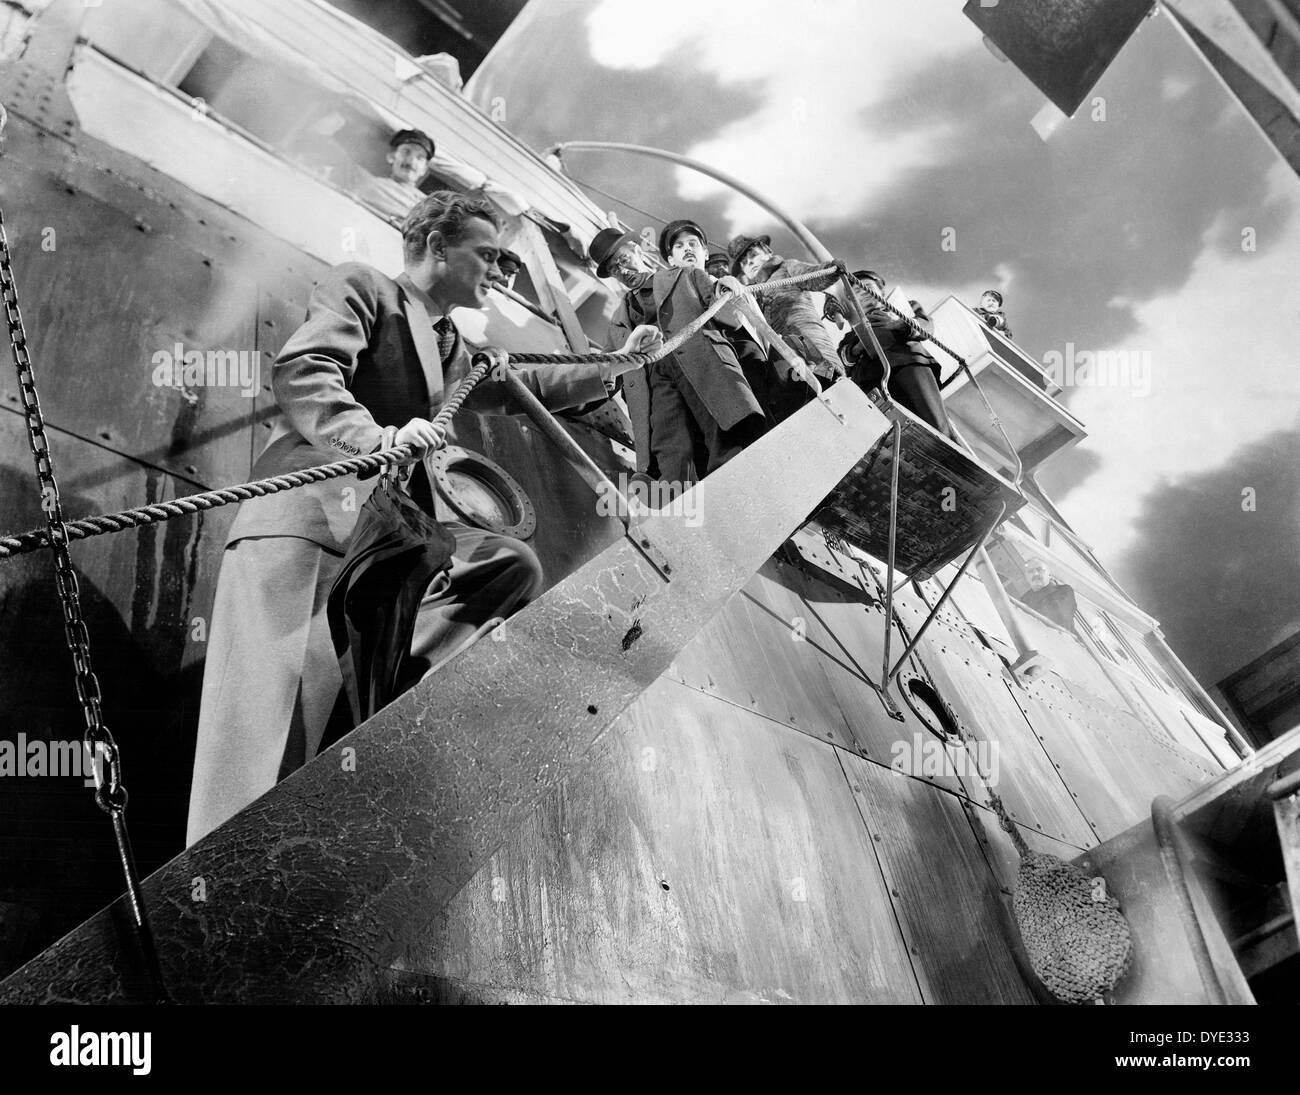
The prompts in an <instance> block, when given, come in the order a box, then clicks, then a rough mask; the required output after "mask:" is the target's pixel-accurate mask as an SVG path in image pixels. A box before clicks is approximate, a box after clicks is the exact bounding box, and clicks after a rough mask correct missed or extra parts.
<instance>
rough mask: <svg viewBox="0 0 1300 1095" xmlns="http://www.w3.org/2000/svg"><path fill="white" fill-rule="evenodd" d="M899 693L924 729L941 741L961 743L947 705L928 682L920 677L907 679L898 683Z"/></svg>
mask: <svg viewBox="0 0 1300 1095" xmlns="http://www.w3.org/2000/svg"><path fill="white" fill-rule="evenodd" d="M899 691H900V692H901V693H902V696H903V702H904V703H906V704H907V706H908V707H909V708H911V710H912V713H913V714H914V715H915V716H916V717H917V718H918V719H920V720H921V721H922V722H923V723H925V726H926V729H928V730H929V731H930V732H931V733H932V734H934V735H935V737H937V738H941V739H942V740H943V741H950V742H954V743H956V744H960V743H961V740H962V737H961V732H960V730H958V728H957V720H956V719H955V718H953V715H952V712H951V711H949V710H948V705H947V704H946V703H944V702H943V700H942V699H941V698H940V697H939V693H938V692H936V691H935V690H934V688H933V686H931V684H930V683H929V682H928V681H924V680H922V679H921V678H920V677H909V678H907V680H906V681H900V682H899Z"/></svg>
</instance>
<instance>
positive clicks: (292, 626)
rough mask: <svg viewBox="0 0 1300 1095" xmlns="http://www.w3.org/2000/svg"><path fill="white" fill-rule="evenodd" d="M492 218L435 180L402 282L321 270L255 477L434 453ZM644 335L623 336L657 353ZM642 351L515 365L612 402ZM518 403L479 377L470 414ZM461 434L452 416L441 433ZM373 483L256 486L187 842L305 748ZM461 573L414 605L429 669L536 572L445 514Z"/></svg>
mask: <svg viewBox="0 0 1300 1095" xmlns="http://www.w3.org/2000/svg"><path fill="white" fill-rule="evenodd" d="M497 229H498V223H497V219H496V214H495V212H494V211H493V209H492V206H491V205H490V203H488V202H487V201H485V200H483V199H481V198H471V197H466V196H462V195H459V194H454V193H451V192H447V191H440V192H437V193H434V194H432V195H430V196H429V197H427V198H425V199H423V200H422V201H421V202H420V203H419V204H418V205H417V206H416V207H415V208H414V209H413V210H412V211H411V212H410V213H409V214H408V216H407V217H406V219H405V221H404V222H403V224H402V237H403V248H404V267H405V269H404V272H403V273H402V275H400V276H399V277H398V278H397V279H396V280H393V279H392V278H389V277H387V276H386V275H384V274H382V273H381V272H380V271H378V270H376V269H374V268H372V267H369V266H365V265H363V264H361V263H345V264H343V265H342V266H338V267H336V268H335V269H333V270H332V271H330V272H329V274H328V275H327V276H326V277H324V278H323V279H322V281H321V282H320V284H319V285H318V286H317V287H316V289H315V291H314V292H313V293H312V296H311V301H310V303H309V304H308V306H307V318H306V320H305V321H304V322H303V324H302V326H301V327H299V328H298V330H297V331H296V332H295V333H294V334H293V335H291V336H290V337H289V340H288V341H287V342H286V343H285V345H284V348H283V349H282V350H281V351H280V354H279V356H278V357H277V359H276V361H275V364H274V366H273V373H272V388H273V390H274V392H275V398H276V402H277V403H278V405H279V408H280V412H281V414H280V418H279V420H278V422H277V423H276V425H275V428H274V430H273V432H272V434H271V437H270V439H269V441H268V442H267V445H266V448H265V449H264V450H263V452H262V454H261V455H260V456H259V457H258V459H257V461H256V463H255V464H254V466H253V471H252V477H253V478H254V479H261V478H266V477H269V476H274V475H281V474H284V473H286V472H290V471H297V470H300V469H303V468H310V467H314V466H317V465H320V464H327V463H331V462H333V461H336V460H340V459H344V458H346V457H349V456H357V455H360V454H362V453H370V452H374V451H377V450H378V449H379V448H380V447H381V445H382V441H383V436H384V428H385V427H386V426H394V427H400V429H399V430H398V433H397V436H396V443H397V444H407V443H409V444H413V445H415V446H416V447H417V449H421V448H423V449H427V447H428V446H430V445H432V444H434V443H435V442H436V439H437V432H436V431H435V429H434V427H433V425H432V424H431V422H430V419H431V418H432V417H433V416H434V415H435V414H436V413H437V411H438V409H439V408H440V407H441V406H442V404H443V402H444V400H445V399H446V398H447V397H449V396H450V395H451V394H452V393H453V392H454V391H455V388H456V386H457V384H458V383H459V381H460V380H461V379H462V378H463V377H464V376H465V374H466V373H467V372H468V371H469V368H470V357H471V355H470V352H469V350H468V348H467V347H466V345H465V342H464V339H463V338H462V337H461V336H460V333H459V332H458V331H457V330H456V327H455V324H454V323H452V321H451V319H450V317H449V313H450V312H451V310H452V309H453V308H457V307H465V308H481V307H483V305H484V302H485V299H486V294H487V291H488V289H489V288H490V286H491V284H492V282H493V281H494V280H496V279H498V278H499V277H500V273H499V271H498V269H497V265H496V264H497V258H498V252H499V247H498V239H497ZM658 339H659V335H658V332H656V331H654V330H652V329H649V328H644V329H641V330H639V331H636V332H633V334H632V336H631V337H629V339H628V341H627V344H625V346H624V347H623V348H624V349H625V350H639V349H652V348H653V347H654V345H655V344H656V343H657V341H658ZM635 368H636V366H634V365H631V364H626V363H623V364H617V365H611V364H609V363H605V362H600V363H598V362H583V363H580V364H574V365H539V366H532V367H525V368H521V369H519V370H518V372H519V376H520V378H521V379H522V380H523V381H524V382H525V383H526V384H527V385H528V386H529V387H530V388H531V389H532V390H533V392H534V393H535V394H536V395H537V396H538V398H540V399H541V400H542V401H543V402H544V403H545V404H547V405H548V406H549V407H552V408H554V409H562V408H566V407H571V406H575V405H578V404H582V403H589V402H592V401H594V400H598V399H604V398H606V396H607V394H608V392H609V391H611V390H612V389H613V387H614V385H615V382H616V378H617V376H618V375H619V374H620V373H621V372H624V371H628V370H632V369H635ZM473 410H480V411H489V412H497V413H508V412H514V411H517V410H518V408H517V406H515V405H514V404H513V403H512V402H510V401H509V397H508V391H507V389H506V388H505V385H504V384H503V383H501V382H497V381H491V380H489V381H487V382H484V383H481V384H479V385H478V386H477V387H476V388H475V389H474V392H473V394H472V396H471V397H470V399H469V400H468V401H467V402H466V403H465V405H464V408H463V409H462V411H461V412H460V413H466V412H468V411H473ZM446 437H447V440H448V442H449V443H455V421H454V420H453V422H452V426H451V428H450V429H449V430H448V431H447V434H446ZM376 482H377V480H376V479H373V478H371V479H368V480H365V481H360V480H358V479H357V477H356V476H355V475H353V476H347V477H344V478H340V479H330V480H326V481H324V482H319V483H311V484H309V485H307V486H303V487H298V488H295V489H293V490H289V491H285V492H282V493H278V494H273V495H267V496H265V497H261V498H254V499H250V500H249V501H246V502H244V503H243V504H242V505H241V506H240V507H239V512H238V514H237V516H236V518H235V521H234V524H233V525H232V527H231V529H230V533H229V535H228V537H227V541H226V548H225V552H224V555H223V557H222V565H221V572H220V575H219V577H218V580H217V590H216V597H215V601H214V605H213V610H212V623H211V627H210V629H209V643H208V652H207V658H206V663H205V666H204V677H203V693H202V701H201V706H200V712H199V730H198V742H197V745H196V749H195V758H194V778H193V782H192V785H191V790H190V811H189V824H188V830H187V837H186V843H187V844H192V843H194V842H195V841H196V840H198V839H199V838H201V837H202V836H204V835H205V834H207V833H208V832H210V831H211V830H212V829H214V828H216V827H217V826H218V825H220V824H221V823H222V822H223V821H225V820H226V819H227V818H229V817H230V816H231V815H233V814H234V813H236V812H237V811H239V810H241V809H243V808H244V807H245V806H247V805H248V804H249V803H251V802H252V801H253V800H254V799H256V798H257V797H258V796H259V795H261V794H263V793H264V792H266V791H267V790H269V789H270V788H271V787H272V786H274V784H275V783H276V782H277V781H278V780H279V779H282V778H283V777H284V776H286V775H288V774H289V773H290V772H292V771H293V770H294V769H296V768H297V767H299V766H300V765H302V764H304V763H305V762H306V761H308V760H310V759H311V758H312V757H313V756H314V755H315V753H316V750H317V748H318V746H319V744H320V742H321V738H322V735H323V733H324V731H325V726H326V723H327V721H328V720H329V716H330V714H331V711H332V710H333V707H334V704H335V701H336V699H337V697H338V694H339V689H340V687H341V685H342V677H341V674H340V671H339V665H338V659H337V656H336V654H335V651H334V646H333V642H332V640H331V637H330V631H329V623H328V619H327V616H326V602H327V598H328V596H329V592H330V588H331V586H332V584H333V581H334V578H335V577H336V575H337V574H338V571H339V569H340V565H341V563H342V560H343V556H344V553H345V552H346V550H347V547H348V541H349V538H350V536H351V533H352V530H353V527H354V526H355V524H356V521H357V514H358V511H359V509H360V507H361V504H362V503H363V502H364V500H365V499H366V498H367V497H368V496H369V492H370V491H371V490H373V489H374V486H375V485H376ZM447 527H448V529H449V531H451V533H452V534H453V536H454V538H455V541H456V549H455V552H454V555H453V557H452V560H451V570H450V572H449V573H448V575H447V576H446V578H445V579H438V580H435V581H434V582H433V583H432V584H431V585H430V586H429V591H428V592H427V593H426V595H425V597H424V599H423V601H422V602H421V605H420V609H419V613H418V616H417V619H416V624H415V633H414V637H413V640H412V644H411V654H410V659H409V660H408V663H407V664H406V665H405V666H404V676H406V677H407V678H408V679H411V678H410V674H411V672H412V670H413V671H414V673H415V676H414V678H413V679H414V680H418V679H419V674H420V673H422V672H423V673H431V672H434V671H435V670H437V669H438V668H439V667H440V666H441V665H442V664H444V663H445V662H446V661H448V660H449V659H451V658H452V657H454V656H455V655H456V654H458V653H460V652H461V651H462V650H464V649H465V648H466V647H468V646H469V645H471V644H472V643H473V642H475V641H476V640H477V639H478V638H480V637H481V636H482V635H484V634H486V632H487V631H489V630H491V628H492V627H493V626H495V624H496V623H497V622H499V621H500V620H501V619H503V618H504V617H507V616H509V615H510V614H511V613H513V612H515V611H517V610H518V609H519V608H521V607H523V605H524V604H526V603H527V602H528V601H529V599H531V597H532V596H533V595H534V594H535V593H536V591H537V590H538V588H539V587H540V584H541V581H542V572H541V566H540V564H539V563H538V560H537V557H536V556H535V555H534V554H533V552H532V550H531V549H530V548H529V547H528V546H527V545H525V544H523V543H521V542H520V541H518V540H514V539H511V538H509V537H505V536H499V535H496V534H494V533H490V532H486V531H484V530H482V529H477V528H471V527H469V526H467V525H460V524H454V523H453V524H449V525H448V526H447Z"/></svg>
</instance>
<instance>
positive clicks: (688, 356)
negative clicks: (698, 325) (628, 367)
mask: <svg viewBox="0 0 1300 1095" xmlns="http://www.w3.org/2000/svg"><path fill="white" fill-rule="evenodd" d="M715 284H716V283H715V282H714V280H713V278H711V277H709V275H708V274H706V273H705V272H704V271H703V270H700V269H698V268H696V267H689V268H682V267H676V266H670V267H668V268H667V269H664V270H656V271H655V272H654V274H653V275H647V278H646V281H645V283H644V284H643V285H642V286H640V287H638V288H635V289H630V290H628V292H627V293H626V294H625V295H624V297H623V299H622V301H620V302H619V305H618V308H617V309H616V310H615V312H614V318H613V319H612V320H611V321H610V340H611V345H614V346H619V345H622V343H623V341H624V340H625V339H626V338H627V336H628V334H629V333H630V332H631V331H632V329H633V328H634V327H636V326H637V325H638V324H641V323H654V324H656V325H658V327H659V329H660V330H661V331H662V332H663V335H664V338H672V336H673V335H675V334H676V333H677V332H678V331H680V330H681V329H682V328H683V327H685V326H686V325H687V324H688V323H690V322H691V321H692V320H694V319H698V318H699V316H700V313H701V312H703V311H704V310H705V308H707V307H708V306H709V305H710V304H712V303H713V294H714V286H715ZM673 356H674V357H675V358H676V360H677V364H678V365H679V366H680V367H681V370H682V373H683V375H684V376H685V377H686V379H687V380H688V381H689V382H690V385H691V387H692V388H694V389H695V391H696V393H697V394H698V395H699V397H700V399H701V400H702V401H703V403H704V405H705V407H707V408H708V411H709V414H711V415H712V416H713V418H714V420H715V421H716V422H717V423H718V425H719V426H721V427H722V428H723V429H724V430H728V429H731V427H732V426H735V425H736V424H737V423H738V422H740V421H741V420H742V419H744V418H746V417H748V416H749V415H751V414H762V413H763V409H762V407H760V406H759V403H758V399H757V398H756V397H755V395H754V393H753V391H752V390H751V389H750V387H749V382H748V381H747V380H746V379H745V374H744V372H743V371H742V370H741V368H740V362H739V361H737V359H736V352H735V350H734V349H733V348H732V345H731V342H730V341H729V340H728V338H727V335H726V334H725V333H724V332H723V330H722V329H721V328H720V327H719V326H717V325H716V324H714V323H712V322H710V323H708V324H706V325H705V327H704V329H703V330H702V331H700V332H699V334H697V335H695V336H694V337H693V338H689V339H687V340H686V343H685V344H684V345H683V346H682V347H681V349H679V350H677V351H676V353H675V354H674V355H673ZM623 394H624V396H625V397H626V399H627V409H628V416H629V417H630V418H631V419H632V435H633V437H634V438H635V439H636V466H637V470H638V471H650V470H652V469H651V450H652V448H653V439H652V438H651V436H650V390H649V387H648V386H647V384H646V379H645V376H644V373H643V371H642V370H637V371H635V372H631V373H625V374H624V376H623Z"/></svg>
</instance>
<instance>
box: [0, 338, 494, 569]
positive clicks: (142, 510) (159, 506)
mask: <svg viewBox="0 0 1300 1095" xmlns="http://www.w3.org/2000/svg"><path fill="white" fill-rule="evenodd" d="M490 369H491V363H490V362H484V363H482V364H479V365H476V366H474V368H472V369H471V370H470V371H469V372H468V373H467V374H466V375H465V379H464V380H462V381H461V382H460V384H459V386H458V387H457V388H456V391H455V392H454V393H453V394H452V396H451V398H450V399H448V400H447V402H446V403H444V404H443V405H442V408H441V409H440V410H439V411H438V413H437V415H436V416H435V417H434V419H433V422H432V425H433V428H434V430H435V431H437V433H438V437H439V441H438V444H437V445H435V446H433V448H435V449H437V448H442V446H443V445H445V444H446V430H447V426H448V425H449V424H450V422H451V419H452V416H453V415H455V413H456V412H457V411H458V410H460V408H461V405H462V404H463V403H464V402H465V400H466V399H468V398H469V394H470V392H472V391H473V390H474V388H475V386H476V385H478V384H479V383H480V382H481V381H482V379H483V378H484V377H485V376H486V375H487V374H488V372H489V370H490ZM415 459H416V449H415V447H414V446H412V445H398V446H397V447H396V448H392V449H387V450H385V451H384V452H377V453H368V454H366V455H365V456H354V457H350V458H349V459H347V460H339V461H336V462H335V463H332V464H321V465H319V466H318V467H314V468H303V469H302V470H301V471H294V472H287V473H286V474H284V475H275V476H271V477H270V478H269V479H256V480H254V481H253V482H251V483H240V484H238V485H237V486H233V487H223V488H220V489H218V490H210V491H204V492H203V493H202V494H190V495H186V496H185V497H184V498H173V499H172V500H170V501H168V502H158V503H155V504H154V505H152V506H138V507H136V508H135V509H128V510H122V511H121V512H119V513H105V514H100V515H98V516H95V517H83V518H81V519H80V520H78V521H69V522H67V523H66V525H65V527H66V528H67V531H68V540H69V541H72V540H84V539H86V538H87V537H90V536H99V535H100V534H101V533H105V532H124V531H125V530H126V529H129V528H138V527H140V526H141V525H153V524H158V523H159V522H161V521H170V520H171V519H172V518H173V517H180V516H182V515H184V514H187V513H198V512H200V511H201V510H210V509H216V508H217V507H218V506H228V505H230V504H231V503H233V502H245V501H247V500H248V499H250V498H261V497H264V496H265V495H268V494H278V493H279V492H280V491H284V490H292V489H293V488H294V487H302V486H306V484H308V483H320V482H323V481H325V480H327V479H339V478H342V477H343V476H345V475H352V474H353V473H354V472H377V471H382V470H383V469H384V468H386V467H391V466H393V465H396V464H409V463H412V462H413V461H414V460H415ZM48 546H49V537H48V536H47V535H46V531H45V529H33V530H31V531H30V532H23V533H19V534H18V535H16V536H0V559H7V558H12V557H14V556H16V555H25V554H27V553H29V552H32V551H37V550H39V549H40V548H43V547H48Z"/></svg>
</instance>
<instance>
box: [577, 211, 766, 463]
mask: <svg viewBox="0 0 1300 1095" xmlns="http://www.w3.org/2000/svg"><path fill="white" fill-rule="evenodd" d="M687 225H689V227H690V230H691V232H692V234H693V235H694V236H695V237H696V239H697V240H698V241H699V242H698V245H691V246H698V249H699V250H700V253H701V257H702V256H703V254H704V253H705V252H704V251H703V248H704V246H706V245H705V242H704V234H703V230H702V229H700V228H699V226H698V225H694V224H691V222H673V224H671V225H669V228H671V229H673V232H672V233H671V238H669V235H670V233H669V232H668V229H665V235H663V236H661V237H660V246H661V248H662V250H663V253H664V254H665V257H666V258H671V257H673V256H672V250H673V247H674V244H677V243H678V239H677V237H678V236H679V235H684V234H685V232H686V227H685V226H687ZM689 250H690V247H689V246H688V245H687V242H686V241H685V240H683V241H681V243H680V245H679V246H678V252H679V254H678V255H677V256H676V258H677V261H678V262H683V263H684V262H685V261H686V260H685V255H686V252H687V251H689ZM590 254H591V258H592V260H593V262H595V264H596V274H597V276H599V277H610V276H613V275H615V274H616V275H617V276H618V278H619V280H620V281H622V282H623V284H624V285H626V286H627V287H628V292H627V294H626V295H625V296H624V298H623V299H622V301H620V302H619V305H618V307H617V308H616V309H615V312H614V317H613V319H612V320H611V322H610V337H611V340H612V342H614V343H617V342H619V341H621V340H622V339H623V338H624V337H626V335H627V333H628V332H629V331H632V330H634V329H635V328H637V327H638V326H640V325H642V324H649V323H654V324H657V325H658V327H659V330H660V331H661V332H662V333H663V336H664V337H665V338H671V337H672V336H673V335H675V334H676V333H677V332H678V331H680V330H681V329H682V328H683V327H685V326H686V325H687V324H688V323H690V322H691V321H692V320H694V319H697V318H699V316H700V314H701V313H702V312H703V311H704V310H705V309H706V308H707V307H708V306H709V305H710V304H712V303H713V301H714V299H715V295H716V293H717V292H718V288H717V282H716V281H715V280H714V279H713V278H711V277H709V275H708V274H706V273H705V272H704V271H703V270H702V269H700V268H699V266H697V265H695V264H694V258H692V259H691V261H690V263H689V264H685V265H675V266H669V267H668V268H667V269H664V270H657V271H656V270H652V269H651V266H650V263H649V261H648V260H647V258H646V256H645V254H644V253H643V252H642V250H641V246H640V243H639V241H638V238H637V237H636V236H635V235H633V234H632V233H630V232H628V233H623V232H619V230H618V229H615V228H608V229H605V230H604V231H603V232H601V233H599V234H598V235H597V237H596V238H595V239H594V240H593V241H592V244H591V248H590ZM692 255H693V252H692ZM729 313H730V314H729ZM734 317H735V313H734V311H733V310H732V309H731V308H728V309H724V310H723V311H722V312H720V313H718V315H717V317H716V318H715V320H714V321H711V322H709V323H708V324H706V325H705V327H704V329H703V330H702V331H700V332H699V333H698V334H697V335H695V336H694V337H693V338H690V339H688V340H687V342H686V343H685V344H684V345H683V346H682V347H681V348H680V349H679V350H677V351H676V352H675V353H672V354H669V355H668V356H667V357H665V358H663V359H662V360H660V361H657V362H655V363H654V364H653V365H651V366H650V367H649V368H647V369H646V370H644V373H633V374H629V375H628V376H627V377H626V378H625V379H624V394H625V396H626V398H627V405H628V412H629V414H630V416H631V419H632V430H633V435H634V437H635V438H636V450H637V470H638V471H639V472H642V473H644V474H646V475H649V476H650V477H651V478H654V479H658V480H660V481H662V482H665V483H671V484H676V485H677V486H678V487H679V488H682V487H685V486H687V485H689V484H691V483H694V482H696V481H697V480H699V479H702V478H703V477H704V476H705V475H707V474H708V473H709V472H711V471H714V470H716V469H717V468H719V467H721V466H722V465H723V464H725V463H726V462H727V461H728V460H730V459H731V458H732V457H733V456H735V455H736V454H737V453H738V452H740V451H741V449H743V448H744V447H745V446H746V445H748V444H751V443H752V442H753V441H754V440H756V439H757V438H758V437H760V436H761V435H762V433H763V432H764V430H765V429H766V428H767V421H766V419H765V418H764V416H763V410H762V407H761V406H760V405H759V402H758V400H757V398H756V397H755V395H754V392H753V391H752V390H751V388H750V386H749V383H748V381H746V379H745V374H744V372H743V371H742V370H741V367H740V363H739V361H738V360H737V358H736V353H735V350H734V349H733V348H732V346H731V343H730V341H729V340H728V338H727V335H726V333H725V332H724V330H723V327H724V326H736V325H737V324H738V323H739V320H738V319H737V318H734Z"/></svg>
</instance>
